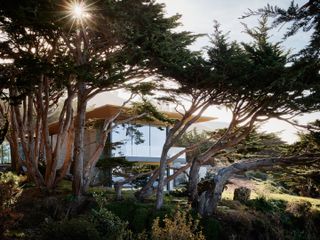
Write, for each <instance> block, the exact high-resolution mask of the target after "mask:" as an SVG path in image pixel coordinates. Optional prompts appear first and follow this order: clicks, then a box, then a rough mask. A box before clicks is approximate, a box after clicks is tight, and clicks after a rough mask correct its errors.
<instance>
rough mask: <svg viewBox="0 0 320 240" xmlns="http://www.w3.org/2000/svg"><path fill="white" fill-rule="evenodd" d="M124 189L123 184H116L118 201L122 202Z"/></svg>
mask: <svg viewBox="0 0 320 240" xmlns="http://www.w3.org/2000/svg"><path fill="white" fill-rule="evenodd" d="M122 187H123V184H121V183H115V184H114V190H115V191H116V200H117V201H120V200H122Z"/></svg>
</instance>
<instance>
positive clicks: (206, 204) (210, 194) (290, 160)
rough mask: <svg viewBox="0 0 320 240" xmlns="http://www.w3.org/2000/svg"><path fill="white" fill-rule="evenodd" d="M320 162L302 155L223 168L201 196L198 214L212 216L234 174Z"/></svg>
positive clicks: (317, 158) (315, 157)
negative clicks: (228, 181)
mask: <svg viewBox="0 0 320 240" xmlns="http://www.w3.org/2000/svg"><path fill="white" fill-rule="evenodd" d="M316 161H320V155H318V154H317V155H316V154H313V155H302V156H293V157H278V158H262V159H255V160H250V161H243V162H238V163H234V164H232V165H230V166H228V167H225V168H222V169H220V170H219V171H218V173H217V174H216V175H215V176H214V178H213V179H212V180H211V187H209V189H208V190H207V191H204V192H203V193H202V194H201V195H200V196H199V203H198V212H199V213H200V214H201V215H202V216H211V215H212V214H213V213H214V212H215V211H216V208H217V206H218V203H219V201H220V200H221V195H222V192H223V189H224V186H225V184H226V183H227V180H228V179H229V178H230V177H231V176H233V175H234V174H240V173H244V172H246V171H251V170H256V169H263V168H272V167H273V166H289V165H290V166H298V165H305V164H311V163H314V162H316Z"/></svg>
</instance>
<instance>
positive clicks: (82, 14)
mask: <svg viewBox="0 0 320 240" xmlns="http://www.w3.org/2000/svg"><path fill="white" fill-rule="evenodd" d="M70 10H71V14H72V17H74V18H76V19H81V20H83V19H84V18H87V17H89V16H90V15H89V13H88V11H87V8H86V5H85V4H84V2H81V3H77V2H75V3H73V5H71V9H70Z"/></svg>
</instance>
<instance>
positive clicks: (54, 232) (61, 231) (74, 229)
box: [42, 218, 102, 240]
mask: <svg viewBox="0 0 320 240" xmlns="http://www.w3.org/2000/svg"><path fill="white" fill-rule="evenodd" d="M42 232H43V236H42V239H45V240H56V239H61V240H100V239H102V238H101V237H100V234H99V232H98V230H97V229H96V227H95V225H94V224H93V223H92V222H90V221H88V220H86V219H84V218H73V219H70V220H63V221H60V222H52V223H50V224H47V225H45V226H44V227H43V229H42Z"/></svg>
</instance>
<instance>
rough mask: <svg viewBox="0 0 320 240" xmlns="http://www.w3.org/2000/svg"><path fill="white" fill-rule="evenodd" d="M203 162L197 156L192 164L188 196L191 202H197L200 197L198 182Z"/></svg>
mask: <svg viewBox="0 0 320 240" xmlns="http://www.w3.org/2000/svg"><path fill="white" fill-rule="evenodd" d="M200 167H201V164H200V162H199V161H198V158H197V157H195V158H194V159H193V160H192V165H191V168H190V173H189V183H188V198H189V201H190V202H192V203H193V202H196V201H197V199H198V183H199V180H200V179H199V171H200Z"/></svg>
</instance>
